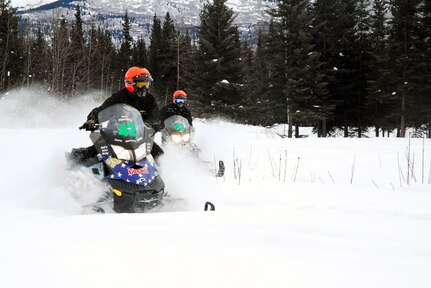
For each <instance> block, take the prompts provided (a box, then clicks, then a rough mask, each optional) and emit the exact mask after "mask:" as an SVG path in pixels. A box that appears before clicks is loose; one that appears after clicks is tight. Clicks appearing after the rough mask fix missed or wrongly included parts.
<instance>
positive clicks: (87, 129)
mask: <svg viewBox="0 0 431 288" xmlns="http://www.w3.org/2000/svg"><path fill="white" fill-rule="evenodd" d="M86 124H87V122H85V123H84V124H82V126H81V127H79V130H82V129H85V131H92V132H93V131H95V130H97V129H99V128H100V124H94V128H93V129H90V128H88V126H87V125H86Z"/></svg>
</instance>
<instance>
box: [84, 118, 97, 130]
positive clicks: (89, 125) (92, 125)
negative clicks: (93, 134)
mask: <svg viewBox="0 0 431 288" xmlns="http://www.w3.org/2000/svg"><path fill="white" fill-rule="evenodd" d="M82 127H83V128H84V129H85V130H90V131H94V130H95V129H96V120H94V119H88V120H87V122H85V123H84V125H82Z"/></svg>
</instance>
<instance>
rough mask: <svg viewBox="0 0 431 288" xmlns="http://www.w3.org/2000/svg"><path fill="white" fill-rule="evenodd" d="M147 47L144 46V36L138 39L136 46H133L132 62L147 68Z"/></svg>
mask: <svg viewBox="0 0 431 288" xmlns="http://www.w3.org/2000/svg"><path fill="white" fill-rule="evenodd" d="M147 54H148V53H147V47H146V45H145V40H144V36H143V35H141V37H139V38H138V41H137V42H136V45H133V56H132V59H133V60H132V62H133V63H134V65H137V66H140V67H148V55H147Z"/></svg>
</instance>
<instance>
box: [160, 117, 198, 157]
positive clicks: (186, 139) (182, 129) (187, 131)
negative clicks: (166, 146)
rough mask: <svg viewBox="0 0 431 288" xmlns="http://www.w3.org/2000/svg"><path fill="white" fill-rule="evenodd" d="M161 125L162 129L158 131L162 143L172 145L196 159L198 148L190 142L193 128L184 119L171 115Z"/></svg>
mask: <svg viewBox="0 0 431 288" xmlns="http://www.w3.org/2000/svg"><path fill="white" fill-rule="evenodd" d="M163 124H164V129H162V130H161V131H160V133H161V134H162V143H172V144H174V145H176V146H178V147H180V148H182V149H184V150H186V151H187V152H189V153H191V154H193V155H195V156H197V157H198V154H199V148H198V147H197V146H196V144H194V143H193V142H192V141H191V140H192V137H193V135H192V132H193V128H192V127H191V126H190V124H189V121H188V120H187V119H186V118H184V117H182V116H180V115H173V116H171V117H169V118H167V119H166V120H165V121H164V122H163Z"/></svg>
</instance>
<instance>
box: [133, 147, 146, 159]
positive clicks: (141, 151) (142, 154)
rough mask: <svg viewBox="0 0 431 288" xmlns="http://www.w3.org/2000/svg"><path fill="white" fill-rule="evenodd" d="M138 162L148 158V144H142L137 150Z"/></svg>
mask: <svg viewBox="0 0 431 288" xmlns="http://www.w3.org/2000/svg"><path fill="white" fill-rule="evenodd" d="M135 155H136V161H140V160H142V159H144V157H145V156H147V143H146V142H144V143H142V144H141V145H140V146H139V147H138V148H136V149H135Z"/></svg>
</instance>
